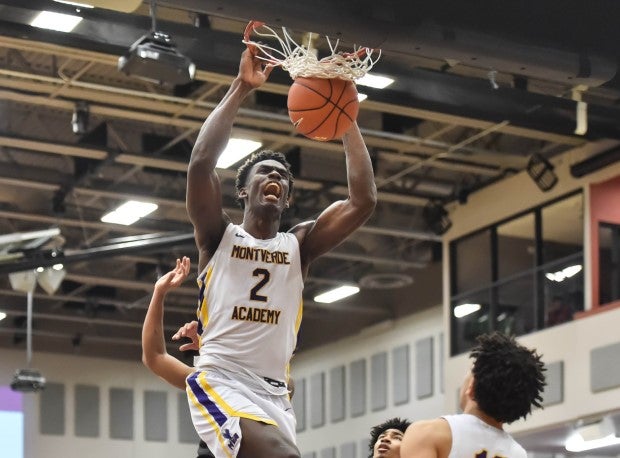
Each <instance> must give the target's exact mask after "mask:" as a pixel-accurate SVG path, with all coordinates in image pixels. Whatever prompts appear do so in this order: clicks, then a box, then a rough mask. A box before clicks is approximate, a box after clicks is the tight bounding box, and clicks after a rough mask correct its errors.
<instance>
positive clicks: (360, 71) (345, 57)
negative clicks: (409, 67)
mask: <svg viewBox="0 0 620 458" xmlns="http://www.w3.org/2000/svg"><path fill="white" fill-rule="evenodd" d="M252 32H254V33H255V34H256V35H257V36H259V37H263V38H270V39H276V40H277V41H278V43H279V44H280V47H281V49H277V48H274V47H272V46H269V45H267V44H265V43H261V42H258V41H254V40H251V39H250V34H251V33H252ZM312 39H313V36H312V34H308V38H307V40H308V43H307V44H306V45H304V44H301V45H300V44H297V43H296V42H295V40H293V38H292V37H291V35H290V34H289V32H288V31H287V30H286V29H285V28H284V27H282V37H280V35H278V33H277V32H276V31H275V30H273V29H272V28H271V27H269V26H267V25H265V24H263V23H262V22H256V21H252V22H250V23H249V24H248V26H247V27H246V30H245V34H244V39H243V43H245V44H246V45H248V46H255V47H256V48H257V49H258V50H259V51H260V54H258V56H257V57H258V58H259V59H262V60H264V61H266V62H268V63H269V64H270V65H273V66H279V67H282V68H283V69H284V70H286V71H287V72H288V73H289V75H291V78H293V79H295V78H297V77H300V76H301V77H305V78H340V79H344V80H348V81H355V80H356V79H358V78H361V77H362V76H364V75H366V73H368V71H369V70H370V69H371V68H372V67H373V65H375V63H377V61H378V60H379V58H380V57H381V51H378V53H377V56H376V57H375V58H373V54H374V53H375V50H374V49H370V48H364V47H354V48H353V52H349V53H342V52H338V44H339V40H336V43H335V44H332V43H331V41H330V40H329V37H326V39H327V44H328V46H329V49H330V52H331V55H329V56H327V57H323V58H322V59H319V58H318V57H317V50H316V49H314V48H313V47H312Z"/></svg>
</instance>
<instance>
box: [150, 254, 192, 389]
mask: <svg viewBox="0 0 620 458" xmlns="http://www.w3.org/2000/svg"><path fill="white" fill-rule="evenodd" d="M189 269H190V263H189V258H187V257H184V258H183V261H181V260H179V259H177V264H176V267H175V268H174V269H173V270H171V271H170V272H168V273H167V274H166V275H164V276H162V277H161V278H160V279H159V280H157V282H156V283H155V288H154V290H153V297H152V298H151V303H150V304H149V308H148V310H147V312H146V316H145V318H144V325H143V326H142V362H143V363H144V365H145V366H146V367H148V368H149V369H150V370H151V371H152V372H153V373H154V374H155V375H158V376H160V377H161V378H163V379H164V380H165V381H166V382H168V383H170V384H171V385H173V386H176V387H177V388H180V389H185V379H186V378H187V376H188V375H189V374H191V373H192V372H193V368H191V367H190V366H188V365H187V364H185V363H183V362H181V361H179V360H178V359H176V358H175V357H174V356H171V355H169V354H168V352H167V351H166V341H165V339H164V299H165V297H166V294H167V293H168V291H170V290H171V289H173V288H176V287H177V286H179V285H180V284H181V283H183V280H185V278H186V277H187V274H188V273H189Z"/></svg>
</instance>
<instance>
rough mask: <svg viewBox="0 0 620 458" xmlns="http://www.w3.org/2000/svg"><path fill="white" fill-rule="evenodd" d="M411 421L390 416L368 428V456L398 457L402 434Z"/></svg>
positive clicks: (370, 457) (369, 457) (381, 457)
mask: <svg viewBox="0 0 620 458" xmlns="http://www.w3.org/2000/svg"><path fill="white" fill-rule="evenodd" d="M410 424H411V422H410V421H409V420H407V419H402V418H398V417H394V418H390V419H389V420H386V421H384V422H383V423H381V424H379V425H377V426H375V427H373V428H372V429H371V430H370V441H369V442H368V448H369V449H370V450H369V451H370V453H369V455H368V458H399V457H400V443H401V441H402V440H403V434H405V431H406V430H407V428H408V427H409V425H410Z"/></svg>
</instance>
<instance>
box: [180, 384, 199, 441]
mask: <svg viewBox="0 0 620 458" xmlns="http://www.w3.org/2000/svg"><path fill="white" fill-rule="evenodd" d="M177 430H178V431H179V442H181V443H182V444H197V443H198V441H199V440H200V438H199V437H198V433H196V430H195V429H194V424H193V423H192V415H191V413H190V411H189V405H188V404H187V394H185V393H177Z"/></svg>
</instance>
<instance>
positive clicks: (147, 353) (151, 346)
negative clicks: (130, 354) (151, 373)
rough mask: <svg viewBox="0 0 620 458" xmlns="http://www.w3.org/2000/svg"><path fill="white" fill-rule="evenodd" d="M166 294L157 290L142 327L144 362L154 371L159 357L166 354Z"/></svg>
mask: <svg viewBox="0 0 620 458" xmlns="http://www.w3.org/2000/svg"><path fill="white" fill-rule="evenodd" d="M165 297H166V293H165V292H162V291H159V290H157V289H155V291H154V292H153V297H152V298H151V303H150V304H149V308H148V310H147V312H146V317H145V318H144V325H143V327H142V362H143V363H144V365H145V366H147V367H148V368H149V369H151V370H152V369H153V366H154V364H155V361H156V359H157V358H158V357H160V356H162V355H165V354H166V341H165V339H164V298H165Z"/></svg>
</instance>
